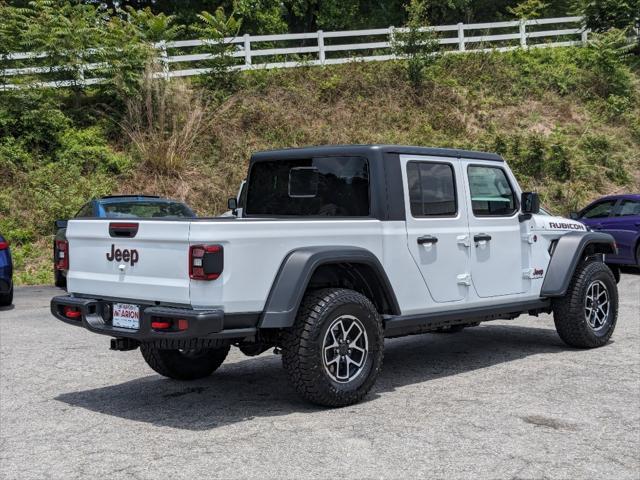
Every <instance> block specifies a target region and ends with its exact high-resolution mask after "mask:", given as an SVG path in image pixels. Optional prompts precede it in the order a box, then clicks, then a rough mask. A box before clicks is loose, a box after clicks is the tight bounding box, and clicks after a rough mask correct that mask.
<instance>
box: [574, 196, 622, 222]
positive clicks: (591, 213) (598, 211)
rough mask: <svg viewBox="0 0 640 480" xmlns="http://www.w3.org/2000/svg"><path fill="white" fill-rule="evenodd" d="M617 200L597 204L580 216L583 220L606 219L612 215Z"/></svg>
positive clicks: (586, 209)
mask: <svg viewBox="0 0 640 480" xmlns="http://www.w3.org/2000/svg"><path fill="white" fill-rule="evenodd" d="M615 204H616V201H615V200H606V201H604V202H600V203H596V204H595V205H592V206H591V207H587V208H585V209H584V210H583V211H582V214H581V215H580V216H581V217H582V218H606V217H608V216H609V215H611V210H613V207H614V205H615Z"/></svg>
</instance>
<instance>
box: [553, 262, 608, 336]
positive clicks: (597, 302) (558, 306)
mask: <svg viewBox="0 0 640 480" xmlns="http://www.w3.org/2000/svg"><path fill="white" fill-rule="evenodd" d="M617 318H618V288H617V286H616V281H615V278H614V276H613V274H612V273H611V270H609V267H607V266H606V265H605V264H604V263H601V262H589V263H583V264H581V265H578V267H577V268H576V271H575V273H574V275H573V279H572V280H571V283H570V284H569V288H568V290H567V293H566V295H565V296H564V297H562V298H559V299H556V300H554V302H553V319H554V322H555V324H556V330H557V331H558V335H560V338H561V339H562V340H563V341H564V342H565V343H566V344H567V345H570V346H572V347H577V348H594V347H600V346H602V345H604V344H606V343H607V342H608V341H609V338H611V335H612V334H613V331H614V329H615V326H616V321H617Z"/></svg>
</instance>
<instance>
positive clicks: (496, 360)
mask: <svg viewBox="0 0 640 480" xmlns="http://www.w3.org/2000/svg"><path fill="white" fill-rule="evenodd" d="M619 288H620V314H619V319H618V325H617V328H616V331H615V333H614V335H613V338H612V341H611V342H610V343H609V344H608V345H606V346H605V347H602V348H599V349H595V350H575V349H571V348H569V347H566V346H565V345H564V344H563V343H562V342H561V341H560V339H559V338H558V336H557V335H556V332H555V329H554V326H553V320H552V318H551V317H550V316H549V315H542V316H540V317H538V318H536V317H526V316H524V317H520V318H518V319H516V320H510V321H496V322H489V323H485V324H483V325H481V326H479V327H475V328H470V329H467V330H465V331H463V332H461V333H457V334H439V335H438V334H427V335H420V336H413V337H405V338H400V339H393V340H388V341H387V342H386V353H385V359H384V366H383V372H382V374H381V376H380V377H379V379H378V382H377V384H376V386H375V387H374V389H373V391H372V393H371V394H370V395H369V396H368V397H367V399H366V400H365V401H364V402H363V403H361V404H358V405H355V406H351V407H347V408H342V409H338V410H329V409H323V408H318V407H314V406H311V405H309V404H307V403H305V402H303V401H302V400H300V399H299V398H298V397H297V396H296V394H295V392H294V390H293V389H292V387H291V386H289V384H288V383H287V380H286V377H285V374H284V371H283V369H282V367H281V362H280V358H279V357H278V356H276V355H273V354H271V353H270V352H268V353H264V354H263V355H261V356H259V357H255V358H248V357H244V356H243V355H242V354H241V353H239V352H238V351H237V350H235V349H234V350H232V353H231V355H230V356H229V358H228V359H227V361H226V363H225V364H224V365H223V366H222V367H221V368H220V369H219V370H218V371H217V372H216V373H215V374H214V375H212V376H211V377H210V378H207V379H205V380H198V381H195V382H178V381H173V380H167V379H165V378H162V377H160V376H158V375H156V374H155V373H154V372H153V371H152V370H151V369H150V368H149V367H147V365H146V364H145V363H144V361H143V360H142V357H141V355H140V352H139V351H137V350H136V351H131V352H112V351H109V339H108V338H107V337H103V336H98V335H94V334H91V333H89V332H87V331H85V330H83V329H80V328H76V327H72V326H69V325H66V324H63V323H61V322H59V321H57V320H55V319H53V317H51V315H50V313H49V300H50V298H51V297H52V296H53V295H56V294H58V292H59V291H58V290H57V289H54V288H49V287H25V288H18V289H17V290H16V295H15V306H14V307H10V308H8V309H0V478H3V479H46V478H51V479H76V478H81V479H85V478H86V479H97V478H109V479H111V478H116V479H118V478H123V479H124V478H126V479H160V478H191V479H201V478H224V479H230V478H260V479H263V478H277V479H281V478H291V479H298V478H321V479H358V478H455V479H468V478H487V479H529V478H535V479H538V478H570V479H605V478H606V479H616V480H619V479H634V480H637V479H639V478H640V276H639V275H637V274H631V273H627V274H624V275H623V277H622V281H621V283H620V285H619Z"/></svg>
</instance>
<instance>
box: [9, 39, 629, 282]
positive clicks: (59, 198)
mask: <svg viewBox="0 0 640 480" xmlns="http://www.w3.org/2000/svg"><path fill="white" fill-rule="evenodd" d="M163 89H164V91H163ZM5 98H7V99H8V100H9V101H7V102H4V103H5V105H0V169H1V171H2V177H1V178H0V231H2V232H3V233H4V234H6V235H8V236H9V238H10V239H11V240H12V241H13V243H14V245H15V247H14V254H15V257H16V263H17V275H16V277H17V281H18V282H19V283H48V282H51V281H52V275H51V271H50V270H51V262H50V255H51V239H52V234H53V231H52V222H53V220H54V219H55V218H57V217H65V216H69V215H72V214H73V213H75V211H76V210H77V209H78V208H79V207H80V205H81V204H82V203H84V202H85V201H86V200H88V199H89V198H91V197H93V196H98V195H101V194H106V193H134V192H135V193H139V192H144V193H153V194H159V195H166V196H169V197H173V198H180V199H184V200H186V201H187V202H188V203H189V204H190V205H192V206H193V207H194V208H195V209H196V211H197V212H198V213H199V214H201V215H212V214H217V213H220V212H222V211H223V210H224V209H225V205H226V199H227V197H229V196H231V195H234V194H235V192H236V190H237V187H238V184H239V183H240V181H241V180H242V179H243V178H244V175H245V172H246V167H247V161H248V158H249V155H250V153H251V152H252V151H255V150H260V149H267V148H279V147H292V146H304V145H312V144H325V143H399V144H414V145H429V146H442V147H459V148H470V149H481V150H489V151H497V152H499V153H501V154H502V155H504V156H505V158H506V159H507V160H508V161H509V162H510V165H511V167H512V168H513V169H514V170H515V171H516V174H517V176H518V178H519V179H520V182H521V184H522V185H523V187H524V188H527V189H532V190H537V191H538V192H540V193H541V195H542V198H543V203H544V204H545V206H547V207H549V208H550V209H551V210H552V211H555V212H558V213H566V212H567V211H569V210H571V209H575V208H577V207H580V206H583V205H584V204H585V203H586V202H587V201H589V200H591V199H593V198H595V197H597V196H599V195H602V194H605V193H611V192H622V191H640V106H639V105H640V101H639V100H640V76H639V75H638V70H637V69H634V68H633V67H631V66H629V59H626V60H621V59H620V56H619V55H618V54H617V53H616V52H614V51H613V50H612V49H610V48H609V47H608V46H606V45H605V46H602V45H600V46H599V47H597V48H596V47H591V48H574V49H545V50H537V51H532V52H512V53H492V54H469V55H450V56H446V57H443V58H441V59H440V60H438V61H437V62H436V63H435V65H434V66H432V67H430V69H429V70H428V71H427V72H426V75H425V80H424V82H423V84H422V86H420V87H415V86H414V85H412V84H411V83H410V82H409V81H408V80H407V79H406V73H405V68H404V65H403V64H402V62H385V63H368V64H350V65H343V66H334V67H326V68H315V67H310V68H298V69H291V70H281V71H259V72H251V73H246V74H243V75H242V76H240V77H239V78H237V79H235V81H234V82H232V85H231V87H228V89H227V90H225V92H220V91H214V90H212V89H211V87H210V85H209V84H207V83H203V84H202V85H198V84H194V83H172V84H171V85H164V86H163V85H160V86H155V87H154V86H151V87H148V88H147V90H144V89H143V92H142V93H141V96H140V98H137V99H136V98H133V99H125V100H123V101H120V102H114V101H113V100H112V99H109V98H104V96H103V95H102V94H101V93H100V92H88V93H86V94H84V95H83V96H82V97H81V98H78V97H77V95H72V94H71V93H67V94H61V92H48V93H41V92H31V93H22V94H20V95H19V96H15V95H13V96H11V97H9V96H8V95H6V96H5ZM158 99H164V100H163V101H158ZM151 104H154V105H156V107H153V108H150V105H151ZM163 122H164V123H163ZM159 123H162V125H163V126H162V127H158V124H159ZM173 150H175V152H176V154H175V155H173V156H171V157H170V158H168V157H167V155H166V152H167V151H173Z"/></svg>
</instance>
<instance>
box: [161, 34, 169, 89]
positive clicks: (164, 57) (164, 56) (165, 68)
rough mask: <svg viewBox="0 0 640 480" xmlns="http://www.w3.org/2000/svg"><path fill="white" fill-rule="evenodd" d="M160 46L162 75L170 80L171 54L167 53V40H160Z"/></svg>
mask: <svg viewBox="0 0 640 480" xmlns="http://www.w3.org/2000/svg"><path fill="white" fill-rule="evenodd" d="M158 47H159V48H160V62H161V63H162V76H163V77H164V79H165V80H169V54H168V53H167V42H166V41H164V40H160V42H159V43H158Z"/></svg>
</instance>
